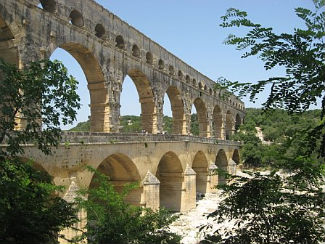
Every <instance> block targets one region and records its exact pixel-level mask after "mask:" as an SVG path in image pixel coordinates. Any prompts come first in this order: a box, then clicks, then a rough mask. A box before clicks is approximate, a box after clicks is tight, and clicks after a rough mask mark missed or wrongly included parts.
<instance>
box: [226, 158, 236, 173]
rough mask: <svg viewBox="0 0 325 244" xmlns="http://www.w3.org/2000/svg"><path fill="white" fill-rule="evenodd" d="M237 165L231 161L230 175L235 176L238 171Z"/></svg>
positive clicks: (229, 166) (229, 164)
mask: <svg viewBox="0 0 325 244" xmlns="http://www.w3.org/2000/svg"><path fill="white" fill-rule="evenodd" d="M236 167H237V164H236V162H235V161H234V160H233V159H229V163H228V173H229V174H232V175H235V174H236V171H237V168H236Z"/></svg>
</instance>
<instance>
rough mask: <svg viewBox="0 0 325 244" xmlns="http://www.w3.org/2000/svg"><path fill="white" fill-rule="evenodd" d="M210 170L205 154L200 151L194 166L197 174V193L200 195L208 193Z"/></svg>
mask: <svg viewBox="0 0 325 244" xmlns="http://www.w3.org/2000/svg"><path fill="white" fill-rule="evenodd" d="M208 168H209V164H208V160H207V158H206V156H205V154H204V153H203V152H202V151H198V152H197V153H196V154H195V157H194V160H193V164H192V169H193V170H194V171H195V173H196V192H198V193H206V192H207V185H208V184H207V183H208V182H207V181H208V172H209V171H208V170H209V169H208Z"/></svg>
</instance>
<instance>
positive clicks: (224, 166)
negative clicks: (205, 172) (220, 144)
mask: <svg viewBox="0 0 325 244" xmlns="http://www.w3.org/2000/svg"><path fill="white" fill-rule="evenodd" d="M215 164H216V165H217V167H218V169H220V170H223V171H226V172H228V160H227V156H226V153H225V151H224V150H223V149H220V150H219V151H218V154H217V156H216V162H215ZM225 183H226V179H225V176H224V175H223V174H222V173H221V174H219V175H218V185H220V184H225Z"/></svg>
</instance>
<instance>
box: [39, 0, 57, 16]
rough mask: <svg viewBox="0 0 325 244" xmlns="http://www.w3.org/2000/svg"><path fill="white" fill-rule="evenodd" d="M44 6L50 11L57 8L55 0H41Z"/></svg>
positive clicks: (52, 11)
mask: <svg viewBox="0 0 325 244" xmlns="http://www.w3.org/2000/svg"><path fill="white" fill-rule="evenodd" d="M40 2H41V5H42V8H43V9H44V10H45V11H47V12H50V13H54V12H55V10H56V2H55V0H40Z"/></svg>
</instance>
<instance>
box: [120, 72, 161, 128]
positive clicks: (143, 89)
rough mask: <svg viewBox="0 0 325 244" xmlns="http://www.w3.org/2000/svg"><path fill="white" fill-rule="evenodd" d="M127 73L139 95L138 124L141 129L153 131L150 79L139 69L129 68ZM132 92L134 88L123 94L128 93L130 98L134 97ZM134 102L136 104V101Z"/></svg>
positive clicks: (153, 105)
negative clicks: (139, 115)
mask: <svg viewBox="0 0 325 244" xmlns="http://www.w3.org/2000/svg"><path fill="white" fill-rule="evenodd" d="M128 75H129V77H130V78H131V79H132V81H133V83H134V85H135V87H136V91H137V92H136V93H137V94H138V96H139V101H140V104H141V125H140V127H141V131H142V130H144V131H146V132H148V133H155V132H156V131H155V128H154V114H155V103H154V97H153V93H152V89H151V84H150V81H149V80H148V79H147V77H146V76H145V74H143V73H142V72H141V71H139V70H129V72H128ZM123 85H124V84H123ZM134 94H135V92H134V90H132V93H126V94H125V95H128V96H129V97H130V98H131V97H134ZM121 95H123V94H121ZM125 98H126V99H125V100H127V101H128V100H129V98H128V97H125ZM128 103H129V102H127V103H126V106H123V107H125V108H127V107H128V106H129V105H128ZM121 104H122V103H121ZM136 104H138V102H137V103H136ZM122 105H123V104H122ZM129 111H130V110H129ZM131 112H132V111H131ZM133 112H134V111H133ZM129 132H130V131H129ZM134 132H137V131H134Z"/></svg>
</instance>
